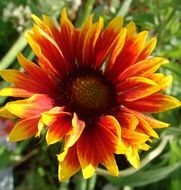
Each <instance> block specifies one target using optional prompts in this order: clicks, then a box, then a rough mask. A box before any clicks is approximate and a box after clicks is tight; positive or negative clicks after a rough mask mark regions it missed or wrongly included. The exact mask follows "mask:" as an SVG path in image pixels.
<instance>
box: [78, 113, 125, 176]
mask: <svg viewBox="0 0 181 190" xmlns="http://www.w3.org/2000/svg"><path fill="white" fill-rule="evenodd" d="M88 127H89V126H88ZM120 135H121V128H120V125H119V123H118V122H117V120H116V119H115V118H114V117H112V116H103V117H101V118H100V121H99V122H98V123H97V125H96V126H90V128H87V129H85V130H84V132H83V133H82V135H81V136H80V138H79V140H78V142H77V151H78V158H79V162H80V165H81V168H82V172H83V175H84V177H85V178H89V177H91V176H92V175H93V174H94V172H95V169H96V167H97V165H98V163H100V162H101V163H102V164H103V165H104V166H105V167H106V168H107V169H108V170H109V171H110V173H111V174H112V175H118V168H117V165H116V162H115V159H114V157H113V154H114V153H115V152H116V151H117V149H118V148H117V146H118V145H119V142H120ZM92 144H93V145H94V147H92Z"/></svg>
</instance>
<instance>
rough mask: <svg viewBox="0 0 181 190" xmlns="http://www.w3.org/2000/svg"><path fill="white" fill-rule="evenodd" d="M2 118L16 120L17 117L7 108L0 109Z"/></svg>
mask: <svg viewBox="0 0 181 190" xmlns="http://www.w3.org/2000/svg"><path fill="white" fill-rule="evenodd" d="M0 116H1V117H5V118H16V117H17V116H16V115H14V114H12V113H11V112H9V111H8V110H7V109H6V108H5V107H1V108H0Z"/></svg>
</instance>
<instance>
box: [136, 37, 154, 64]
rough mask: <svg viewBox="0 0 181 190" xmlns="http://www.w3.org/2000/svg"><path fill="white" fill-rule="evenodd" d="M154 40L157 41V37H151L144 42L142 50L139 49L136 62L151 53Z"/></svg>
mask: <svg viewBox="0 0 181 190" xmlns="http://www.w3.org/2000/svg"><path fill="white" fill-rule="evenodd" d="M156 42H157V39H156V38H155V37H154V38H152V39H151V40H150V41H149V42H148V43H147V44H146V46H145V47H144V48H143V50H142V51H141V53H140V55H139V56H138V58H137V59H136V62H138V61H141V60H143V59H146V58H147V57H148V56H149V55H150V54H151V53H152V51H153V49H154V48H155V45H156Z"/></svg>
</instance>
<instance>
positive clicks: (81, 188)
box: [74, 175, 87, 190]
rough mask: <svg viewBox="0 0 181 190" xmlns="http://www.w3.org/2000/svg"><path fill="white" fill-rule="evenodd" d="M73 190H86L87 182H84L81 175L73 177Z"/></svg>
mask: <svg viewBox="0 0 181 190" xmlns="http://www.w3.org/2000/svg"><path fill="white" fill-rule="evenodd" d="M74 182H75V190H86V188H87V180H85V179H84V178H83V177H82V176H81V175H76V176H75V177H74Z"/></svg>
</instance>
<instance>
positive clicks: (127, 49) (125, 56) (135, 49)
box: [109, 31, 148, 79]
mask: <svg viewBox="0 0 181 190" xmlns="http://www.w3.org/2000/svg"><path fill="white" fill-rule="evenodd" d="M147 35H148V32H147V31H144V32H141V33H139V34H137V35H136V36H130V37H127V38H126V40H125V44H124V47H123V49H122V50H121V52H120V54H119V55H118V56H117V58H116V60H115V63H114V64H113V66H112V69H111V70H110V71H109V76H110V77H111V78H113V79H115V76H118V75H119V74H120V72H122V71H124V70H125V69H127V68H129V66H130V65H132V64H134V63H135V61H136V59H137V58H138V56H139V54H140V53H141V51H142V49H143V47H144V44H145V40H146V38H147Z"/></svg>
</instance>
